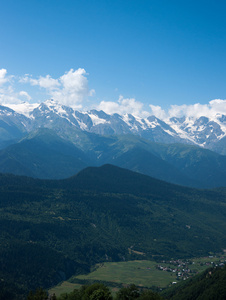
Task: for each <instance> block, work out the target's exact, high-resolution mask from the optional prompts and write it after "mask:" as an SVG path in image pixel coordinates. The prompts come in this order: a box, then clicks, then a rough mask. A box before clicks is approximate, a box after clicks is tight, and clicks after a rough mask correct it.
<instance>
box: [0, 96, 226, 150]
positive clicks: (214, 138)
mask: <svg viewBox="0 0 226 300" xmlns="http://www.w3.org/2000/svg"><path fill="white" fill-rule="evenodd" d="M11 107H13V108H14V110H13V109H12V108H9V107H6V106H0V127H1V131H0V141H1V143H2V145H3V143H7V142H8V143H10V141H12V140H14V139H18V138H21V137H22V136H23V135H24V134H25V133H29V132H31V131H33V130H35V129H37V128H40V127H45V128H50V129H54V130H55V131H57V132H58V133H59V134H62V135H64V132H65V131H67V132H68V134H69V132H70V131H72V130H74V129H80V130H82V131H87V132H91V133H96V134H99V135H124V134H133V135H138V136H140V137H142V138H145V139H148V140H150V141H153V142H161V143H187V144H192V145H197V146H201V147H203V148H207V149H210V150H214V151H216V152H218V153H220V154H226V150H225V145H226V115H223V114H216V115H215V116H214V117H212V118H211V119H210V118H208V117H206V116H202V117H199V118H195V117H189V118H188V117H186V118H185V117H182V118H176V117H171V118H169V119H167V120H160V119H159V118H157V117H155V116H149V117H147V118H141V117H137V116H134V115H132V114H125V115H119V114H116V113H115V114H112V115H109V114H106V113H105V112H103V111H97V110H91V111H89V112H79V111H76V110H74V109H73V108H71V107H67V106H65V105H61V104H60V103H58V102H56V101H54V100H52V99H51V100H47V101H45V102H43V103H41V104H37V105H28V104H26V103H24V104H21V105H13V106H11ZM62 130H63V131H62ZM71 138H72V137H71ZM72 139H73V141H76V136H74V137H73V138H72Z"/></svg>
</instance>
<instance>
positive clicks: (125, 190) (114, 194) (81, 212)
mask: <svg viewBox="0 0 226 300" xmlns="http://www.w3.org/2000/svg"><path fill="white" fill-rule="evenodd" d="M225 202H226V191H225V189H220V190H210V191H208V190H196V189H189V188H184V187H180V186H177V185H172V184H169V183H166V182H163V181H159V180H157V179H154V178H151V177H148V176H145V175H141V174H138V173H134V172H131V171H128V170H125V169H121V168H118V167H115V166H111V165H105V166H102V167H99V168H94V167H92V168H87V169H85V170H83V171H81V172H79V173H78V174H77V175H76V176H73V177H71V178H69V179H65V180H58V181H54V180H51V181H46V180H37V179H31V178H27V177H19V176H13V175H4V174H2V175H1V176H0V209H1V217H0V224H1V235H0V239H1V248H0V257H1V260H0V266H1V267H0V270H1V271H0V272H1V274H0V275H1V278H5V281H6V282H10V283H11V284H13V285H14V286H15V288H17V289H22V290H24V291H25V290H26V289H35V288H36V287H37V286H42V287H49V286H51V285H54V284H56V283H57V282H59V281H61V280H64V279H66V278H68V277H70V276H71V275H72V274H78V273H80V272H86V271H88V270H89V268H90V266H91V265H93V264H95V263H96V262H101V261H118V260H124V259H125V260H127V259H134V258H136V259H137V258H138V259H139V258H143V257H145V258H147V259H153V258H154V259H157V258H161V259H162V258H163V257H166V258H167V257H191V256H201V255H204V254H207V253H208V252H209V251H213V252H219V251H221V250H222V249H225V244H226V237H225V226H226V218H225V216H226V209H225V208H226V206H225ZM137 251H138V252H139V253H143V254H142V255H141V254H138V252H137Z"/></svg>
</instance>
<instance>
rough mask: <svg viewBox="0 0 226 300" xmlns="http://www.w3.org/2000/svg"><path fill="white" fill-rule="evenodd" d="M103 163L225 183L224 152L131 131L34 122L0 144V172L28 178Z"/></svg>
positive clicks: (181, 180)
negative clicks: (59, 129)
mask: <svg viewBox="0 0 226 300" xmlns="http://www.w3.org/2000/svg"><path fill="white" fill-rule="evenodd" d="M75 137H76V138H75ZM75 139H76V140H75ZM71 140H73V142H72V141H71ZM103 164H112V165H116V166H118V167H122V168H126V169H129V170H132V171H135V172H139V173H141V174H145V175H148V176H152V177H155V178H157V179H161V180H164V181H168V182H171V183H175V184H179V185H184V186H190V187H198V188H211V187H212V188H213V187H221V186H226V157H225V156H223V155H219V154H217V153H215V152H212V151H210V150H207V149H202V148H200V147H196V146H191V145H183V144H170V145H166V144H159V143H153V142H151V141H148V140H145V139H142V138H140V137H137V136H134V135H123V136H100V135H96V134H93V133H87V132H84V131H81V130H80V131H79V130H77V131H76V132H75V131H73V130H72V131H69V132H67V134H66V135H65V136H64V138H62V137H60V136H59V135H58V134H56V132H55V131H53V130H50V129H48V128H40V129H38V130H36V131H34V132H31V133H29V134H28V135H27V136H25V137H24V138H23V139H21V140H20V141H19V142H17V143H15V144H12V145H10V146H8V147H6V148H5V149H2V150H0V172H3V173H13V174H17V175H25V176H31V177H34V178H42V179H62V178H67V177H69V176H72V175H74V174H76V173H77V172H79V171H81V170H82V169H84V168H85V167H87V166H101V165H103Z"/></svg>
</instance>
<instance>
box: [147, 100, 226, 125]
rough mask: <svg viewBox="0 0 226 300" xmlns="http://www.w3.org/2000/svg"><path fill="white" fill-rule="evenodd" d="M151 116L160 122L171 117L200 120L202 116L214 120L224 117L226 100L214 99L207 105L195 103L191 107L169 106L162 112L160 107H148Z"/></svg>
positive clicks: (184, 105)
mask: <svg viewBox="0 0 226 300" xmlns="http://www.w3.org/2000/svg"><path fill="white" fill-rule="evenodd" d="M150 108H151V112H152V114H153V115H155V116H156V117H158V118H159V119H162V120H167V119H170V118H171V117H177V118H180V117H183V116H185V117H187V118H194V119H197V118H200V117H202V116H205V117H208V118H210V119H215V117H216V116H217V115H221V114H225V115H226V100H222V99H215V100H211V101H209V103H208V104H200V103H195V104H192V105H186V104H183V105H171V107H170V109H169V110H168V111H165V110H163V109H162V108H161V107H160V106H154V105H150Z"/></svg>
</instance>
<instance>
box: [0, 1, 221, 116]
mask: <svg viewBox="0 0 226 300" xmlns="http://www.w3.org/2000/svg"><path fill="white" fill-rule="evenodd" d="M225 15H226V2H225V1H221V0H217V1H216V0H215V1H208V0H205V1H202V0H196V1H193V0H189V1H188V0H187V1H183V0H180V1H175V0H168V1H164V0H158V1H157V0H154V1H152V0H150V1H144V0H139V1H138V0H137V1H134V0H130V1H127V0H121V1H119V0H116V1H113V0H112V1H108V0H105V1H103V0H98V1H97V0H96V1H91V0H87V1H86V0H80V1H76V0H74V1H68V0H65V1H63V0H39V1H36V0H26V1H25V0H20V1H17V0H7V1H2V2H1V9H0V69H2V70H6V71H7V73H6V72H5V71H2V75H0V76H2V81H1V77H0V84H1V86H0V93H1V98H0V100H1V101H2V102H4V99H7V101H11V102H12V101H13V97H14V98H15V99H16V100H18V101H19V99H24V100H25V98H26V100H29V101H30V102H37V101H44V100H45V99H47V98H49V97H50V96H53V95H54V96H55V95H58V96H59V98H60V97H61V96H62V95H64V97H69V98H70V99H69V98H67V100H65V101H64V103H65V104H71V103H72V104H73V101H74V102H75V106H76V105H77V107H78V108H79V107H80V108H82V107H83V108H84V107H92V106H93V107H98V105H99V103H101V102H102V104H104V105H105V106H106V105H108V103H110V104H111V105H110V106H109V107H113V106H114V105H113V102H117V103H119V105H122V103H123V101H124V100H125V101H124V104H125V103H127V104H128V103H129V104H130V105H135V106H136V105H138V106H139V105H142V109H145V110H147V109H148V108H149V105H150V104H151V105H153V106H161V107H162V108H163V109H168V108H169V107H170V106H171V105H183V104H186V105H194V104H195V103H200V104H202V105H205V104H208V103H209V101H210V100H213V99H226V96H225V95H226V18H225ZM70 70H71V73H70ZM78 70H80V71H78ZM76 71H78V72H77V73H76V76H77V77H76V76H75V74H74V73H73V72H76ZM69 73H70V74H69ZM25 74H28V75H25ZM65 74H67V75H68V76H67V77H66V76H65V77H64V79H65V80H64V82H63V81H62V76H64V75H65ZM69 75H71V76H69ZM47 76H48V78H49V79H52V80H58V82H56V81H55V83H54V82H53V81H51V84H50V85H51V86H48V87H47V86H46V84H44V85H43V84H41V83H40V79H44V78H47ZM72 77H73V78H74V79H73V78H72ZM35 80H36V81H35ZM70 80H71V81H70ZM73 80H74V82H75V81H76V82H75V85H76V84H77V86H76V87H75V88H74V89H73V92H71V90H70V91H69V92H68V90H66V88H71V87H70V84H73ZM1 82H2V83H1ZM48 83H50V81H49V82H48ZM53 83H54V84H55V86H54V87H53V85H54V84H53ZM64 83H65V84H66V85H67V87H65V85H64ZM79 84H80V85H81V86H79ZM53 89H54V92H53ZM62 89H64V91H63V92H62ZM61 92H62V93H63V94H62V95H61V94H60V93H61ZM77 92H78V94H76V93H77ZM10 93H11V94H10ZM26 93H27V95H26ZM68 93H69V94H70V95H69V94H68ZM9 94H10V95H9ZM68 95H69V96H68ZM4 97H5V98H4ZM7 97H8V98H7ZM23 97H24V98H23ZM56 97H57V96H56ZM62 97H63V96H62ZM73 97H74V100H73ZM76 97H77V98H76ZM65 99H66V98H65ZM129 99H133V102H131V101H130V102H129ZM7 101H5V102H7ZM126 101H127V102H126ZM138 106H137V107H138ZM99 107H100V108H102V107H103V105H102V106H99Z"/></svg>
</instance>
